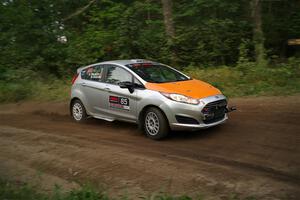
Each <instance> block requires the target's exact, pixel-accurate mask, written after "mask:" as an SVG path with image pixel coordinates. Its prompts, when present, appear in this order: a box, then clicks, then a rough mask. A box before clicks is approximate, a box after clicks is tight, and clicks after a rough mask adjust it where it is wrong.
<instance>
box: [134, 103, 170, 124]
mask: <svg viewBox="0 0 300 200" xmlns="http://www.w3.org/2000/svg"><path fill="white" fill-rule="evenodd" d="M149 108H157V109H158V110H160V111H161V113H162V114H163V115H164V117H165V118H166V120H167V122H168V126H170V123H169V119H168V117H167V115H166V113H165V112H164V111H163V110H162V109H161V108H160V107H159V106H156V105H154V104H149V105H146V106H144V107H143V109H142V110H141V111H140V113H139V116H138V125H139V128H140V129H141V128H142V127H143V119H144V116H145V113H146V111H147V110H148V109H149Z"/></svg>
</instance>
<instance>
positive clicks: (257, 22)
mask: <svg viewBox="0 0 300 200" xmlns="http://www.w3.org/2000/svg"><path fill="white" fill-rule="evenodd" d="M251 7H252V19H253V23H254V26H253V42H254V48H255V59H256V63H257V65H258V66H264V65H266V58H265V46H264V41H265V38H264V33H263V30H262V19H261V0H252V2H251Z"/></svg>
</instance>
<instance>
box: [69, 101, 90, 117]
mask: <svg viewBox="0 0 300 200" xmlns="http://www.w3.org/2000/svg"><path fill="white" fill-rule="evenodd" d="M71 114H72V118H73V119H74V120H75V121H76V122H84V121H85V120H86V119H87V114H86V111H85V108H84V106H83V104H82V102H81V101H80V100H74V101H73V102H72V105H71Z"/></svg>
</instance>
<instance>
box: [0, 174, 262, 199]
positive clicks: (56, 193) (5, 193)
mask: <svg viewBox="0 0 300 200" xmlns="http://www.w3.org/2000/svg"><path fill="white" fill-rule="evenodd" d="M0 199H1V200H118V199H120V200H129V199H130V198H129V197H126V196H122V197H119V198H111V197H109V196H108V195H107V194H106V193H105V192H104V191H97V190H96V189H94V188H93V187H91V186H88V185H85V186H82V187H81V188H80V189H73V190H71V191H68V192H63V190H62V188H61V187H59V186H55V187H54V189H53V191H52V192H47V193H46V192H41V191H40V190H38V189H37V187H32V186H30V185H28V184H24V183H20V182H9V181H5V180H3V179H0ZM139 199H145V200H192V198H191V197H189V196H186V195H182V196H173V195H166V194H162V193H159V194H152V195H150V196H149V197H142V196H141V197H140V198H139ZM196 199H197V200H203V199H205V198H203V197H201V196H199V197H198V198H196ZM224 199H226V200H255V199H256V198H255V197H252V196H251V197H245V198H240V197H239V195H236V194H232V195H229V196H228V197H224Z"/></svg>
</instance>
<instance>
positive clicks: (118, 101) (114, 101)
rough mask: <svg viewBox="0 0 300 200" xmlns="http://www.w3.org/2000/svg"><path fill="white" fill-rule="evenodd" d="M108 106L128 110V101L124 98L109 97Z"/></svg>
mask: <svg viewBox="0 0 300 200" xmlns="http://www.w3.org/2000/svg"><path fill="white" fill-rule="evenodd" d="M109 106H110V107H111V108H117V109H123V110H130V107H129V99H128V98H125V97H117V96H109Z"/></svg>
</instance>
